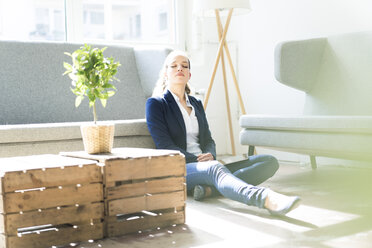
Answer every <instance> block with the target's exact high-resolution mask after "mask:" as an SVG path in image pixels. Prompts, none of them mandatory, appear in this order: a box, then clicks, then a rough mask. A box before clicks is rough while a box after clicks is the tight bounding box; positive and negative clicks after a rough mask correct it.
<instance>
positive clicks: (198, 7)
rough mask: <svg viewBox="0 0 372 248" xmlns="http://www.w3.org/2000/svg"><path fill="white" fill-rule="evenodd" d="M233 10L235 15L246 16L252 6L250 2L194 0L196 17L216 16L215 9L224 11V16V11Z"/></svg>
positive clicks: (245, 0) (242, 0)
mask: <svg viewBox="0 0 372 248" xmlns="http://www.w3.org/2000/svg"><path fill="white" fill-rule="evenodd" d="M231 8H234V12H233V13H234V14H245V13H248V12H249V11H250V10H251V5H250V3H249V0H194V2H193V12H194V14H196V15H203V16H214V15H215V13H214V10H215V9H219V10H222V14H223V12H224V10H229V9H231ZM235 9H236V10H235ZM225 12H226V11H225Z"/></svg>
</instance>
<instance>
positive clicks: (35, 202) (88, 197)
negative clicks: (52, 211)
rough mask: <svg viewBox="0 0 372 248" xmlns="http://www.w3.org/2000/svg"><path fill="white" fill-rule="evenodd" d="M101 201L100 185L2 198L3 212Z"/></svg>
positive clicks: (10, 195) (16, 194) (64, 188)
mask: <svg viewBox="0 0 372 248" xmlns="http://www.w3.org/2000/svg"><path fill="white" fill-rule="evenodd" d="M102 200H103V187H102V184H101V183H94V184H86V185H84V184H83V185H81V187H77V186H65V187H63V188H62V189H59V188H49V189H48V188H47V189H45V190H43V191H40V190H35V191H27V192H24V193H19V192H17V193H7V194H5V196H4V212H5V213H17V212H20V211H28V210H38V209H44V208H51V207H58V206H68V205H74V204H83V203H88V202H99V201H102Z"/></svg>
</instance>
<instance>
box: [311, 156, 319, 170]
mask: <svg viewBox="0 0 372 248" xmlns="http://www.w3.org/2000/svg"><path fill="white" fill-rule="evenodd" d="M310 163H311V168H312V169H313V170H316V168H318V166H317V164H316V158H315V156H314V155H310Z"/></svg>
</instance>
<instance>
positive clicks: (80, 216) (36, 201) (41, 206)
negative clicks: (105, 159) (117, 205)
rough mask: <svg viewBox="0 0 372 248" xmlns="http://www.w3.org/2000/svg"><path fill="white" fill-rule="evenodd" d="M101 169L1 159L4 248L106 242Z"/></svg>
mask: <svg viewBox="0 0 372 248" xmlns="http://www.w3.org/2000/svg"><path fill="white" fill-rule="evenodd" d="M101 169H102V168H101V167H100V166H98V165H97V163H96V162H95V161H91V160H83V159H76V158H68V157H64V156H57V155H38V156H28V157H14V158H2V159H0V173H1V178H0V180H1V187H0V190H1V192H0V193H1V194H0V195H1V199H0V211H1V213H2V214H1V215H0V229H1V231H0V233H1V234H0V247H4V248H25V247H27V248H32V247H35V248H42V247H51V246H60V245H66V244H69V243H74V242H80V241H88V240H95V239H101V238H103V222H102V220H103V218H104V203H103V184H102V172H101Z"/></svg>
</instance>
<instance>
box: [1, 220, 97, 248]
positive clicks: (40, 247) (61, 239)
mask: <svg viewBox="0 0 372 248" xmlns="http://www.w3.org/2000/svg"><path fill="white" fill-rule="evenodd" d="M102 238H103V223H100V224H95V225H84V226H79V227H78V228H73V227H65V228H60V229H59V231H58V232H57V231H49V232H41V233H40V234H29V235H24V236H22V237H18V236H10V237H7V239H8V247H7V248H26V247H27V248H44V247H45V248H47V247H51V246H62V245H68V244H70V243H74V242H81V241H88V240H90V239H92V240H97V239H102Z"/></svg>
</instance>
